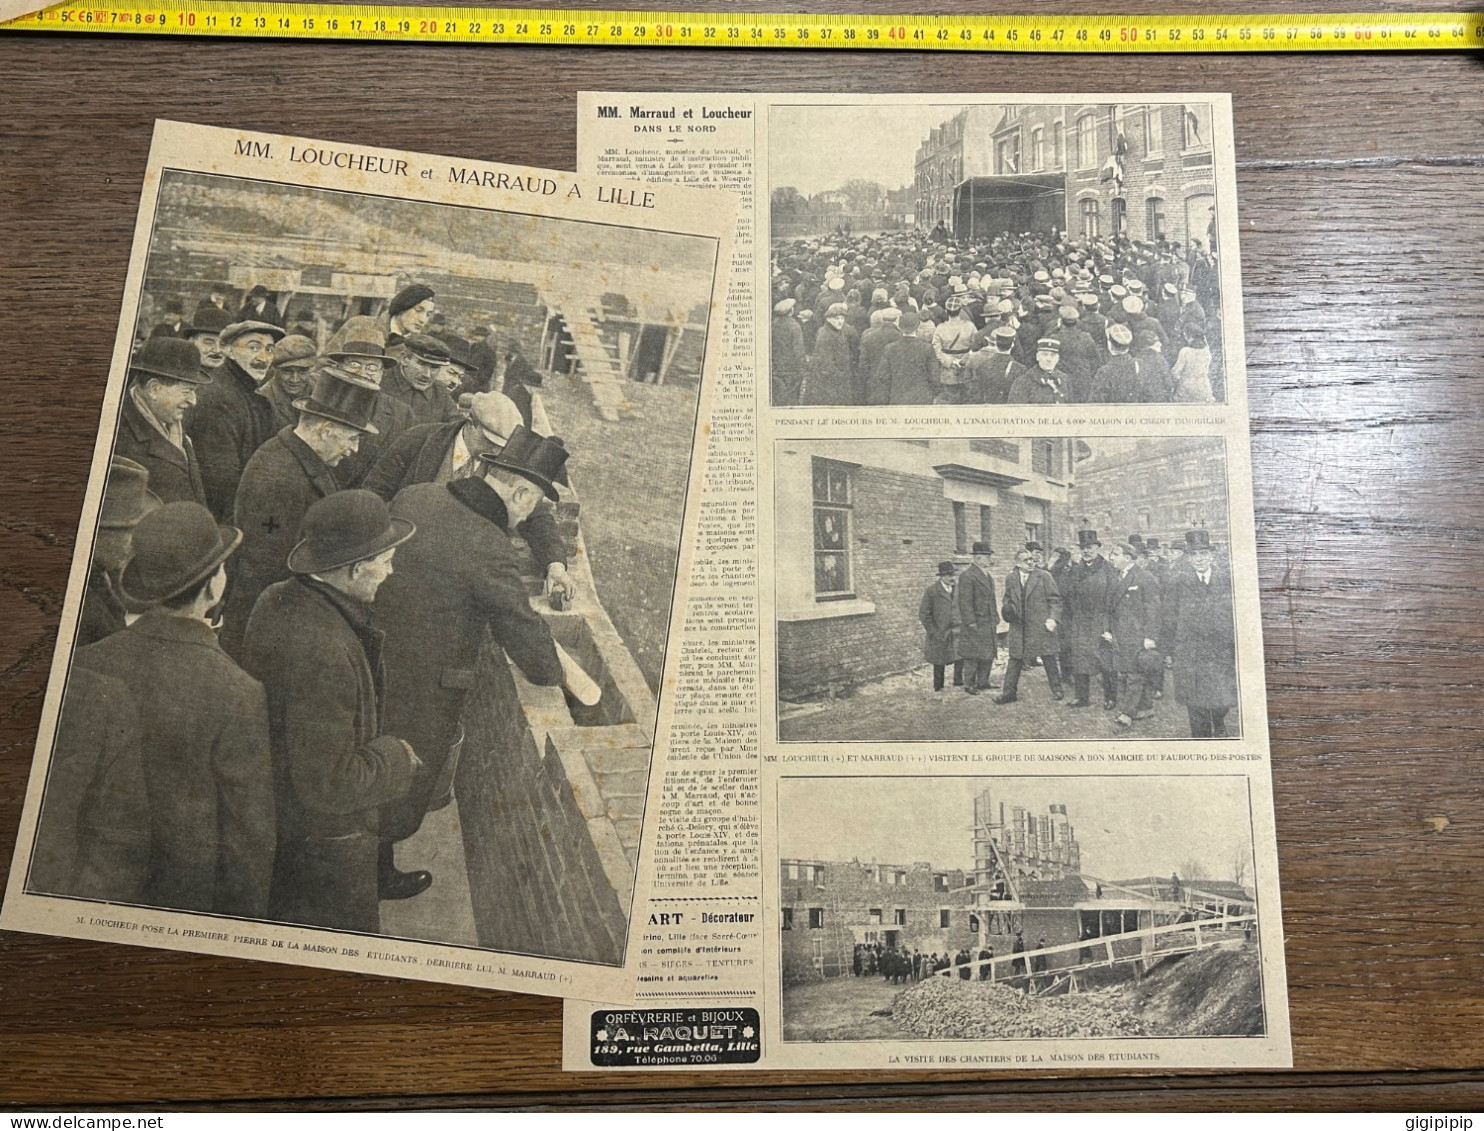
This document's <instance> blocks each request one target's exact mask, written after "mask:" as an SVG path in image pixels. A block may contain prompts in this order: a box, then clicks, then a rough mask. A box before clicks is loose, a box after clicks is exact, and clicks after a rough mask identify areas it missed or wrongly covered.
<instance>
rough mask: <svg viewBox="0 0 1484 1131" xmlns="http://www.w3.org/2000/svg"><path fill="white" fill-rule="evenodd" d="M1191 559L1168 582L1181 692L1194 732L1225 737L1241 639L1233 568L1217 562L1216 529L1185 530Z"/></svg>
mask: <svg viewBox="0 0 1484 1131" xmlns="http://www.w3.org/2000/svg"><path fill="white" fill-rule="evenodd" d="M1185 552H1186V560H1187V561H1188V562H1189V565H1188V566H1186V567H1184V568H1182V569H1179V570H1176V571H1174V572H1173V575H1172V577H1171V579H1170V582H1169V584H1168V586H1167V588H1166V595H1165V601H1164V609H1163V612H1164V620H1165V631H1164V637H1163V639H1165V640H1167V641H1168V642H1169V649H1170V656H1171V658H1172V660H1173V661H1174V662H1173V665H1172V669H1173V675H1174V687H1175V698H1176V699H1178V700H1179V701H1180V702H1181V703H1183V704H1185V710H1186V712H1187V713H1188V714H1189V716H1190V737H1191V738H1225V737H1226V735H1227V730H1226V715H1227V712H1228V711H1230V710H1231V709H1232V708H1233V707H1235V706H1236V705H1237V639H1236V625H1235V623H1234V621H1233V618H1232V579H1231V571H1230V569H1228V568H1227V567H1226V566H1225V565H1220V564H1218V563H1217V562H1216V557H1215V554H1214V553H1213V552H1212V549H1211V535H1210V533H1209V532H1208V531H1206V530H1204V529H1202V528H1199V527H1198V528H1196V529H1194V530H1187V531H1186V532H1185Z"/></svg>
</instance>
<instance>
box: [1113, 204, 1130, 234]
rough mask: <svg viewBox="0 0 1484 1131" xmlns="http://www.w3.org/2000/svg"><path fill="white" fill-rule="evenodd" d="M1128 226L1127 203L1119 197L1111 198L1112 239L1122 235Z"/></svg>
mask: <svg viewBox="0 0 1484 1131" xmlns="http://www.w3.org/2000/svg"><path fill="white" fill-rule="evenodd" d="M1127 226H1128V201H1126V200H1124V199H1123V197H1121V196H1115V197H1114V198H1113V238H1114V239H1115V240H1116V239H1117V238H1118V237H1119V236H1121V235H1123V229H1124V228H1125V227H1127Z"/></svg>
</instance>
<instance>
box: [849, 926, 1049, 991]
mask: <svg viewBox="0 0 1484 1131" xmlns="http://www.w3.org/2000/svg"><path fill="white" fill-rule="evenodd" d="M1045 946H1046V939H1045V938H1044V937H1043V938H1042V939H1041V940H1040V941H1039V942H1038V943H1037V944H1036V947H1035V949H1036V950H1041V949H1043V948H1044V947H1045ZM1025 950H1026V945H1025V934H1024V932H1022V931H1017V932H1016V933H1015V941H1014V942H1013V943H1012V944H1011V947H1010V957H1009V959H1008V961H1007V960H1005V959H1001V962H1000V969H999V970H998V971H997V973H998V974H1000V976H1001V980H1009V981H1011V983H1012V984H1014V981H1015V980H1016V979H1023V978H1026V977H1027V975H1030V976H1032V977H1034V976H1037V975H1040V974H1044V973H1045V972H1046V969H1047V962H1046V956H1045V955H1044V954H1038V955H1035V956H1033V957H1032V958H1031V960H1030V962H1029V964H1027V962H1026V959H1025V958H1024V957H1023V955H1024V953H1025ZM994 957H995V952H994V947H992V946H981V947H979V948H978V950H977V951H976V950H974V949H973V948H970V947H960V948H959V949H958V950H957V951H949V950H944V951H943V952H942V953H941V954H940V953H938V952H937V951H929V952H924V951H921V950H918V949H916V948H914V947H908V946H883V945H882V944H881V943H879V942H872V943H856V944H855V950H854V953H853V954H852V955H851V960H850V973H851V975H852V976H853V977H856V978H870V977H874V976H876V975H877V974H879V975H881V979H882V981H885V982H889V983H891V984H892V985H901V984H903V983H911V982H921V981H923V980H924V979H926V978H931V977H934V976H935V975H938V974H941V973H942V972H943V971H944V970H948V969H953V971H954V973H955V975H956V976H957V977H958V978H959V979H961V980H962V981H965V982H971V981H980V982H987V981H989V980H990V976H991V971H992V970H993V968H994V963H993V959H994ZM1007 966H1008V969H1006V967H1007ZM1019 984H1020V988H1022V989H1027V988H1033V986H1034V983H1033V982H1030V981H1024V982H1020V983H1019Z"/></svg>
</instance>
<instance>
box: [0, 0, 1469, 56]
mask: <svg viewBox="0 0 1484 1131" xmlns="http://www.w3.org/2000/svg"><path fill="white" fill-rule="evenodd" d="M0 31H48V32H85V33H88V32H91V33H98V32H130V33H140V34H145V35H187V36H236V37H246V38H251V39H351V40H371V41H376V42H387V41H390V42H399V43H501V44H525V45H548V46H555V47H731V48H737V47H767V48H784V47H786V48H806V49H820V48H825V49H828V48H844V49H862V48H865V49H873V50H874V49H888V50H906V51H1002V52H1003V51H1028V52H1048V53H1050V52H1065V53H1070V54H1128V53H1140V52H1180V53H1215V52H1245V51H1448V50H1460V49H1470V48H1480V47H1484V12H1408V13H1384V12H1383V13H1375V12H1354V13H1347V14H1334V13H1331V14H1325V15H1319V14H1300V15H1259V16H1249V15H1210V14H1207V15H1197V14H1191V15H1181V16H1078V15H1050V16H979V15H964V16H879V15H855V14H849V15H827V14H820V15H805V14H798V13H793V14H785V13H770V12H651V11H632V12H629V11H587V10H580V9H552V8H437V7H427V6H407V5H397V4H323V3H303V4H300V3H274V2H267V3H240V2H236V0H156V2H154V3H148V4H141V3H138V2H137V0H69V2H68V3H65V4H59V5H57V6H56V7H52V8H46V9H43V10H42V11H40V12H37V13H35V14H33V15H29V16H23V17H21V18H20V19H17V20H13V21H11V22H10V23H7V24H0Z"/></svg>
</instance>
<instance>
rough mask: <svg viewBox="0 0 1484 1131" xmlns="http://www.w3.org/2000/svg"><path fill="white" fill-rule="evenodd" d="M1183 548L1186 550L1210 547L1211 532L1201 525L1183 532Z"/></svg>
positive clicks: (1207, 548)
mask: <svg viewBox="0 0 1484 1131" xmlns="http://www.w3.org/2000/svg"><path fill="white" fill-rule="evenodd" d="M1185 548H1186V549H1187V550H1209V549H1210V548H1211V532H1210V531H1209V530H1207V529H1206V528H1205V527H1203V526H1197V527H1195V528H1194V529H1192V530H1187V531H1186V532H1185Z"/></svg>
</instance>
